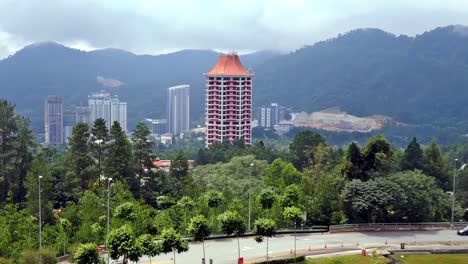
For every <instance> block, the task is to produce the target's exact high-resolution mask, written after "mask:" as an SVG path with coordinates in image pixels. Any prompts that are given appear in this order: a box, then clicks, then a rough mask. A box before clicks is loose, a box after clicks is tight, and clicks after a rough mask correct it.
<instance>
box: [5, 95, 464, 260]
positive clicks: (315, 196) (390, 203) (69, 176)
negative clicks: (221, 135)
mask: <svg viewBox="0 0 468 264" xmlns="http://www.w3.org/2000/svg"><path fill="white" fill-rule="evenodd" d="M0 128H1V129H0V188H1V192H0V233H1V234H2V236H0V257H2V258H7V259H10V260H16V261H20V262H21V261H23V260H24V259H25V258H32V257H34V256H35V255H34V254H40V255H41V256H44V257H45V256H51V257H54V256H55V255H63V254H68V253H73V254H74V256H75V261H76V262H77V263H90V262H86V261H89V259H95V258H96V255H95V252H94V251H93V248H94V249H96V248H97V247H94V246H93V245H102V244H108V245H109V250H110V253H111V256H112V257H113V258H117V257H119V256H120V257H123V258H124V259H125V260H133V261H134V260H137V259H138V258H139V257H141V255H142V254H145V255H152V256H154V255H156V254H159V253H161V252H166V253H168V252H184V251H186V250H187V247H188V245H187V244H186V243H185V242H183V241H182V240H180V238H181V237H182V236H188V235H193V236H195V238H196V239H197V240H200V241H203V240H204V238H205V237H206V236H208V235H209V234H213V233H222V232H230V233H232V234H236V235H240V234H242V233H243V232H245V226H247V215H248V204H249V195H248V193H249V189H250V186H252V189H251V190H252V200H251V201H252V223H253V227H254V228H255V229H254V231H255V232H257V233H256V234H257V238H258V239H263V238H264V237H268V236H269V235H271V234H272V233H271V232H272V229H275V228H288V227H289V228H291V226H294V225H295V223H297V221H300V222H301V224H303V225H304V226H306V227H310V226H314V225H333V224H343V223H373V222H402V221H405V222H425V221H430V222H434V221H449V219H450V198H451V197H450V196H449V195H448V194H447V193H446V191H448V190H450V187H451V184H452V179H453V178H452V177H453V174H454V173H455V176H456V177H457V189H456V210H455V219H456V221H458V220H468V219H467V218H468V215H466V213H465V210H464V208H468V170H459V168H460V166H461V165H462V164H463V163H464V162H466V161H467V160H468V145H467V144H460V145H454V146H451V147H445V148H441V147H440V146H439V145H438V144H437V142H436V141H432V143H431V144H429V145H427V146H421V145H420V144H419V143H418V140H417V139H416V138H413V139H411V140H409V141H408V142H407V147H406V148H405V149H400V148H395V147H394V146H393V145H392V143H391V142H390V141H388V140H387V139H386V138H385V137H384V136H383V135H376V136H374V137H373V138H371V139H370V140H368V141H367V142H366V143H365V144H363V145H360V144H359V143H357V142H352V143H351V144H349V145H348V146H346V147H344V148H341V147H336V146H333V145H331V144H329V143H328V142H327V141H326V140H325V138H324V137H322V136H321V135H319V134H317V133H315V132H312V131H308V130H307V131H300V132H298V134H297V135H296V136H295V137H294V139H293V140H291V141H290V142H289V145H288V147H287V148H275V147H272V146H267V145H266V144H265V143H264V142H262V141H260V140H257V141H256V142H255V144H253V146H251V147H247V146H244V145H243V143H242V141H241V140H239V141H236V142H234V143H220V144H215V145H213V146H212V148H210V149H204V148H199V149H198V150H196V151H193V150H192V151H191V153H190V154H189V155H193V157H195V163H196V166H195V167H194V168H193V169H190V168H189V167H188V163H187V153H184V151H183V149H179V150H178V152H177V153H174V154H173V155H172V157H171V159H172V163H171V167H170V169H169V170H168V171H163V170H159V169H157V168H155V167H153V163H152V160H153V159H155V158H156V157H158V156H160V154H161V153H159V152H158V151H159V149H160V146H158V145H156V144H154V143H153V142H151V141H150V137H149V131H148V128H147V127H146V126H145V125H144V124H142V123H139V124H138V125H137V126H136V128H135V130H134V132H133V134H132V135H131V137H130V138H128V137H127V136H126V135H125V133H123V131H122V129H121V127H120V125H119V124H118V123H117V122H116V123H114V124H113V125H112V127H111V129H110V130H107V128H106V126H105V125H103V124H102V120H96V122H95V123H94V124H93V126H91V127H89V126H88V125H86V124H80V125H77V126H76V127H75V128H74V130H73V136H72V138H71V142H70V145H69V146H68V147H66V148H65V149H57V148H55V147H54V146H41V145H37V144H35V140H34V137H33V136H32V133H31V129H30V127H29V121H28V119H27V118H25V117H22V116H19V115H18V114H16V113H15V107H14V106H13V105H12V104H11V103H9V102H8V101H6V100H0ZM96 139H103V141H104V142H105V144H102V145H101V146H99V147H97V146H96V143H95V142H96ZM455 158H457V159H458V161H457V162H455ZM100 175H102V176H100ZM39 176H42V177H41V179H39ZM110 178H112V180H110ZM39 181H40V184H41V194H42V197H41V208H42V210H41V213H42V220H43V222H42V224H43V225H42V226H43V229H42V230H43V236H42V237H43V240H42V244H43V246H44V247H45V249H43V250H41V251H39V252H36V251H35V250H36V249H37V248H38V243H39V241H38V232H39V230H38V228H37V226H38V214H39V213H38V212H39V206H38V205H39V200H38V199H39V198H38V196H39V195H38V194H39V190H38V189H39ZM108 188H109V189H108ZM108 190H109V191H110V192H109V193H108ZM108 195H109V202H110V207H109V209H110V215H111V218H110V230H111V232H110V235H109V236H108V235H107V231H106V230H107V229H106V222H107V198H108ZM302 212H304V213H305V215H306V218H305V219H303V218H298V217H297V215H299V214H300V213H302ZM301 215H302V214H301ZM267 231H268V232H267ZM153 238H157V239H160V240H159V241H160V243H158V244H157V247H152V246H151V245H152V244H151V243H147V242H148V241H149V240H151V239H153ZM79 244H82V245H81V246H79V247H77V246H78V245H79ZM153 244H154V243H153ZM124 245H127V246H128V247H125V246H124ZM129 245H131V246H129ZM97 258H99V257H98V256H97ZM80 261H84V262H80ZM92 261H94V260H92Z"/></svg>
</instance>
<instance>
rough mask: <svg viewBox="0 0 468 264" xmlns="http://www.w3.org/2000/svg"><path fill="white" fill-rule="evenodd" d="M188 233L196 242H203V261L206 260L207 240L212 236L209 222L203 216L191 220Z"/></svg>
mask: <svg viewBox="0 0 468 264" xmlns="http://www.w3.org/2000/svg"><path fill="white" fill-rule="evenodd" d="M188 232H189V234H191V235H192V236H193V237H194V239H195V241H201V242H202V244H203V259H204V260H206V255H205V238H207V237H208V236H210V228H209V227H208V221H207V220H206V218H205V217H204V216H203V215H197V216H195V217H193V218H192V219H191V220H190V224H189V227H188Z"/></svg>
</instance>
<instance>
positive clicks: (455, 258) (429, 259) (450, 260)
mask: <svg viewBox="0 0 468 264" xmlns="http://www.w3.org/2000/svg"><path fill="white" fill-rule="evenodd" d="M394 257H395V258H397V259H401V260H403V261H404V262H405V263H406V264H420V263H431V264H439V263H443V264H460V263H468V254H440V255H439V254H434V255H403V256H402V255H394Z"/></svg>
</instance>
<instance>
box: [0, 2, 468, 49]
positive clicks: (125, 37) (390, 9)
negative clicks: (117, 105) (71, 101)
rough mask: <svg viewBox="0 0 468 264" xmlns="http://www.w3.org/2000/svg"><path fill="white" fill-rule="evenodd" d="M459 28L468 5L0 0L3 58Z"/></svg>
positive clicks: (266, 44) (284, 45) (292, 42)
mask: <svg viewBox="0 0 468 264" xmlns="http://www.w3.org/2000/svg"><path fill="white" fill-rule="evenodd" d="M246 6H247V7H248V8H246ZM208 14H209V15H208ZM174 17H177V18H178V19H174ZM456 24H461V25H468V1H463V0H445V1H442V0H426V1H405V0H394V1H385V0H360V1H348V0H336V1H306V0H258V1H248V0H236V1H232V0H224V1H208V0H198V1H195V0H178V1H157V0H140V1H131V0H120V1H106V0H104V1H91V0H83V1H72V0H63V1H54V0H43V1H34V0H29V1H28V0H23V1H1V2H0V43H1V44H0V58H4V57H6V56H8V55H11V54H13V53H14V52H15V51H17V50H19V49H21V48H22V47H23V46H26V45H28V44H31V43H36V42H41V41H57V42H59V43H62V44H64V45H67V46H70V47H73V48H78V49H81V50H94V49H99V48H107V47H113V48H120V49H125V50H128V51H131V52H134V53H137V54H161V53H168V52H173V51H178V50H182V49H214V50H221V51H229V50H237V51H257V50H264V49H268V50H282V51H291V50H295V49H298V48H300V47H302V46H304V45H310V44H313V43H315V42H317V41H320V40H324V39H327V38H330V37H334V36H336V35H337V34H339V33H345V32H347V31H349V30H352V29H356V28H381V29H383V30H385V31H388V32H391V33H394V34H397V35H398V34H406V35H415V34H421V33H423V32H424V31H426V30H430V29H433V28H435V27H439V26H446V25H456ZM213 32H216V34H213ZM246 39H248V40H249V41H245V40H246Z"/></svg>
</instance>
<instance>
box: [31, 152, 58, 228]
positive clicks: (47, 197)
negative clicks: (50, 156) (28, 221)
mask: <svg viewBox="0 0 468 264" xmlns="http://www.w3.org/2000/svg"><path fill="white" fill-rule="evenodd" d="M39 176H42V178H41V179H40V181H41V191H42V192H41V196H42V197H41V209H42V216H43V221H44V220H45V222H50V221H52V220H53V215H52V209H53V208H52V201H53V198H54V197H53V193H52V188H53V183H52V177H51V175H50V171H49V168H48V166H47V163H46V161H45V160H44V159H42V158H41V157H40V156H38V157H36V158H35V159H34V160H33V162H32V166H31V169H30V170H29V172H28V175H27V176H26V183H25V187H26V191H27V193H26V210H27V211H28V212H29V213H30V214H31V215H35V216H37V215H38V212H39Z"/></svg>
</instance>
